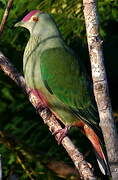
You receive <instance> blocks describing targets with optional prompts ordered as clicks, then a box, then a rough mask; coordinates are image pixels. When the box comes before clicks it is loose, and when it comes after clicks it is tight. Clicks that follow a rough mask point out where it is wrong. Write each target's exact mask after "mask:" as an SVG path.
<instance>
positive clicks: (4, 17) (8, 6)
mask: <svg viewBox="0 0 118 180" xmlns="http://www.w3.org/2000/svg"><path fill="white" fill-rule="evenodd" d="M12 4H13V0H9V1H8V3H7V6H6V9H5V12H4V15H3V18H2V21H1V24H0V35H1V34H2V32H3V29H4V26H5V24H6V22H7V18H8V15H9V12H10V9H11V7H12Z"/></svg>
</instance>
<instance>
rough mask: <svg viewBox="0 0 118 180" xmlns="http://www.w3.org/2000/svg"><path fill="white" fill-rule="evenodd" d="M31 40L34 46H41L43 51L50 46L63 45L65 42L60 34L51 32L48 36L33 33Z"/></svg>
mask: <svg viewBox="0 0 118 180" xmlns="http://www.w3.org/2000/svg"><path fill="white" fill-rule="evenodd" d="M30 42H31V43H30V44H32V46H34V47H35V46H36V47H38V48H40V51H41V52H43V51H44V50H46V49H49V48H56V47H62V46H64V44H65V43H64V41H63V39H62V38H61V36H60V35H59V34H50V35H48V36H39V35H38V36H36V35H31V37H30Z"/></svg>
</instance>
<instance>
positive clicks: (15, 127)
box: [0, 0, 118, 180]
mask: <svg viewBox="0 0 118 180" xmlns="http://www.w3.org/2000/svg"><path fill="white" fill-rule="evenodd" d="M6 4H7V0H0V20H1V19H2V16H3V13H4V10H5V7H6ZM33 9H40V10H41V11H44V12H49V13H51V14H52V15H53V16H54V18H55V20H56V22H57V24H58V25H59V27H60V30H61V32H62V35H63V37H64V39H65V41H66V42H67V44H68V45H69V46H70V47H71V48H72V49H73V50H74V51H75V52H76V53H77V54H78V55H79V56H80V58H81V59H82V60H83V61H85V65H86V66H87V67H90V64H89V56H88V50H87V42H86V31H85V22H84V16H83V5H82V0H35V1H28V0H19V1H14V5H13V7H12V9H11V11H10V15H9V17H8V21H7V24H6V26H5V29H4V32H3V34H2V36H1V37H0V38H1V39H0V49H1V50H2V51H3V52H4V54H5V55H6V56H7V57H8V58H10V59H11V61H12V62H13V64H14V65H15V66H16V67H17V68H18V70H19V71H21V72H22V57H23V51H24V48H25V46H26V43H27V41H28V38H29V33H28V31H27V30H25V29H23V28H14V24H15V23H16V22H18V21H19V20H21V19H22V18H23V17H24V15H26V14H27V13H28V12H29V11H30V10H33ZM98 9H99V19H100V34H101V36H102V39H103V50H104V57H105V65H106V69H107V75H108V80H109V87H110V95H111V100H112V105H113V109H114V111H116V112H118V103H117V98H116V96H117V92H118V84H117V83H118V70H117V69H118V1H117V0H104V1H103V0H99V2H98ZM0 130H1V131H3V130H5V131H7V132H9V133H11V134H12V135H14V136H15V137H17V139H18V140H19V141H21V142H22V141H24V142H25V145H26V146H28V147H31V148H32V149H33V150H35V153H36V154H38V153H39V152H40V153H41V154H42V160H43V161H45V162H49V161H50V160H52V159H54V160H57V161H60V160H63V161H65V162H66V163H67V164H69V165H70V166H73V165H72V162H71V160H70V159H69V157H68V155H67V153H66V152H65V151H64V149H63V148H62V147H61V146H58V145H57V143H56V142H55V140H54V137H53V136H52V135H51V134H50V132H49V130H48V129H47V127H46V126H45V125H44V124H43V121H42V120H41V119H40V118H39V117H38V116H37V114H36V112H35V110H34V109H33V107H32V106H31V104H30V103H29V102H28V100H27V97H25V95H24V94H23V92H22V91H21V90H20V89H19V88H18V87H17V86H16V85H15V84H14V82H12V81H11V80H10V79H9V77H6V76H5V75H4V74H3V72H0ZM69 135H70V137H71V138H72V139H73V142H74V143H75V144H77V146H78V147H79V148H80V150H81V151H82V152H83V153H84V154H86V158H87V159H88V161H89V162H92V163H93V161H94V164H95V166H97V165H96V160H95V158H94V155H93V153H92V152H91V148H89V149H87V148H86V147H89V146H90V144H89V142H88V140H87V139H86V138H85V137H84V136H83V135H82V134H81V133H80V131H79V130H77V129H72V130H71V131H70V132H69ZM79 139H81V142H80V141H79V142H78V140H79ZM0 142H1V144H0V153H1V154H2V167H3V176H4V179H5V177H10V176H11V175H15V176H16V177H18V178H17V179H22V180H26V179H31V178H30V177H28V174H27V172H26V170H25V169H24V168H23V166H22V165H23V164H22V162H21V163H20V162H19V161H18V154H17V151H14V148H8V146H5V143H3V142H2V141H1V137H0ZM82 142H84V143H82ZM21 159H22V158H21ZM23 161H24V164H25V165H26V169H27V168H30V169H32V170H31V171H32V172H35V173H33V175H32V176H33V179H40V180H45V179H47V180H53V179H54V180H61V179H64V177H63V178H62V177H58V176H57V175H56V174H54V173H52V172H51V171H49V170H48V169H47V168H46V166H44V165H43V164H42V163H39V162H38V160H37V161H36V159H31V160H27V161H26V160H25V159H23ZM95 169H97V170H96V172H97V173H98V175H99V176H100V177H101V174H100V172H98V168H95ZM6 179H7V178H6ZM66 179H75V178H74V176H70V177H68V178H67V177H66Z"/></svg>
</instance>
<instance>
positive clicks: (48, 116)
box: [0, 52, 96, 180]
mask: <svg viewBox="0 0 118 180" xmlns="http://www.w3.org/2000/svg"><path fill="white" fill-rule="evenodd" d="M0 67H1V69H2V70H3V71H4V73H5V74H6V75H8V76H9V77H10V78H11V79H12V80H14V81H15V83H16V84H17V85H18V86H19V87H21V88H22V89H23V91H24V92H25V93H26V94H27V95H28V97H29V100H30V102H31V103H32V105H33V106H34V107H35V108H36V107H39V109H38V112H39V114H40V116H41V117H42V119H43V121H44V123H45V124H47V125H48V127H49V130H50V131H51V132H52V134H54V133H55V132H57V131H58V130H60V129H62V127H61V126H60V124H59V123H58V119H57V118H56V117H55V115H54V114H53V113H52V112H51V111H50V110H49V109H48V108H47V107H45V106H43V108H42V102H41V100H40V99H39V98H38V99H37V97H36V96H35V95H34V94H32V92H30V90H29V88H28V87H27V86H26V84H25V80H24V78H23V76H22V75H21V74H20V73H18V72H17V70H16V69H15V68H14V66H13V65H12V64H11V63H10V61H8V59H7V58H6V57H5V56H4V55H3V54H2V53H1V52H0ZM56 136H58V134H57V135H56ZM62 145H63V147H64V148H65V149H66V151H67V152H68V154H69V156H70V157H71V159H72V161H73V162H74V164H75V167H76V168H77V169H78V171H79V173H80V175H81V177H82V178H83V179H85V180H87V179H89V180H95V179H96V178H95V176H94V175H93V172H92V169H90V167H89V165H88V163H87V162H86V161H85V160H84V157H83V155H82V154H81V153H80V152H79V151H78V149H77V148H76V147H75V146H74V145H73V143H72V142H71V140H70V139H69V138H68V137H67V136H66V137H65V138H64V139H63V140H62Z"/></svg>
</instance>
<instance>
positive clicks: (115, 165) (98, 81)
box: [83, 0, 118, 179]
mask: <svg viewBox="0 0 118 180" xmlns="http://www.w3.org/2000/svg"><path fill="white" fill-rule="evenodd" d="M83 5H84V16H85V24H86V31H87V40H88V48H89V54H90V60H91V70H92V78H93V88H94V95H95V99H96V102H97V106H98V110H99V116H100V126H101V128H102V132H103V136H104V140H105V144H106V149H107V154H108V159H109V164H110V169H111V173H112V177H113V179H118V136H117V132H116V127H115V124H114V120H113V117H112V107H111V102H110V98H109V91H108V85H107V77H106V72H105V68H104V58H103V52H102V41H101V39H100V36H99V20H98V11H97V3H96V0H83Z"/></svg>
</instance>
